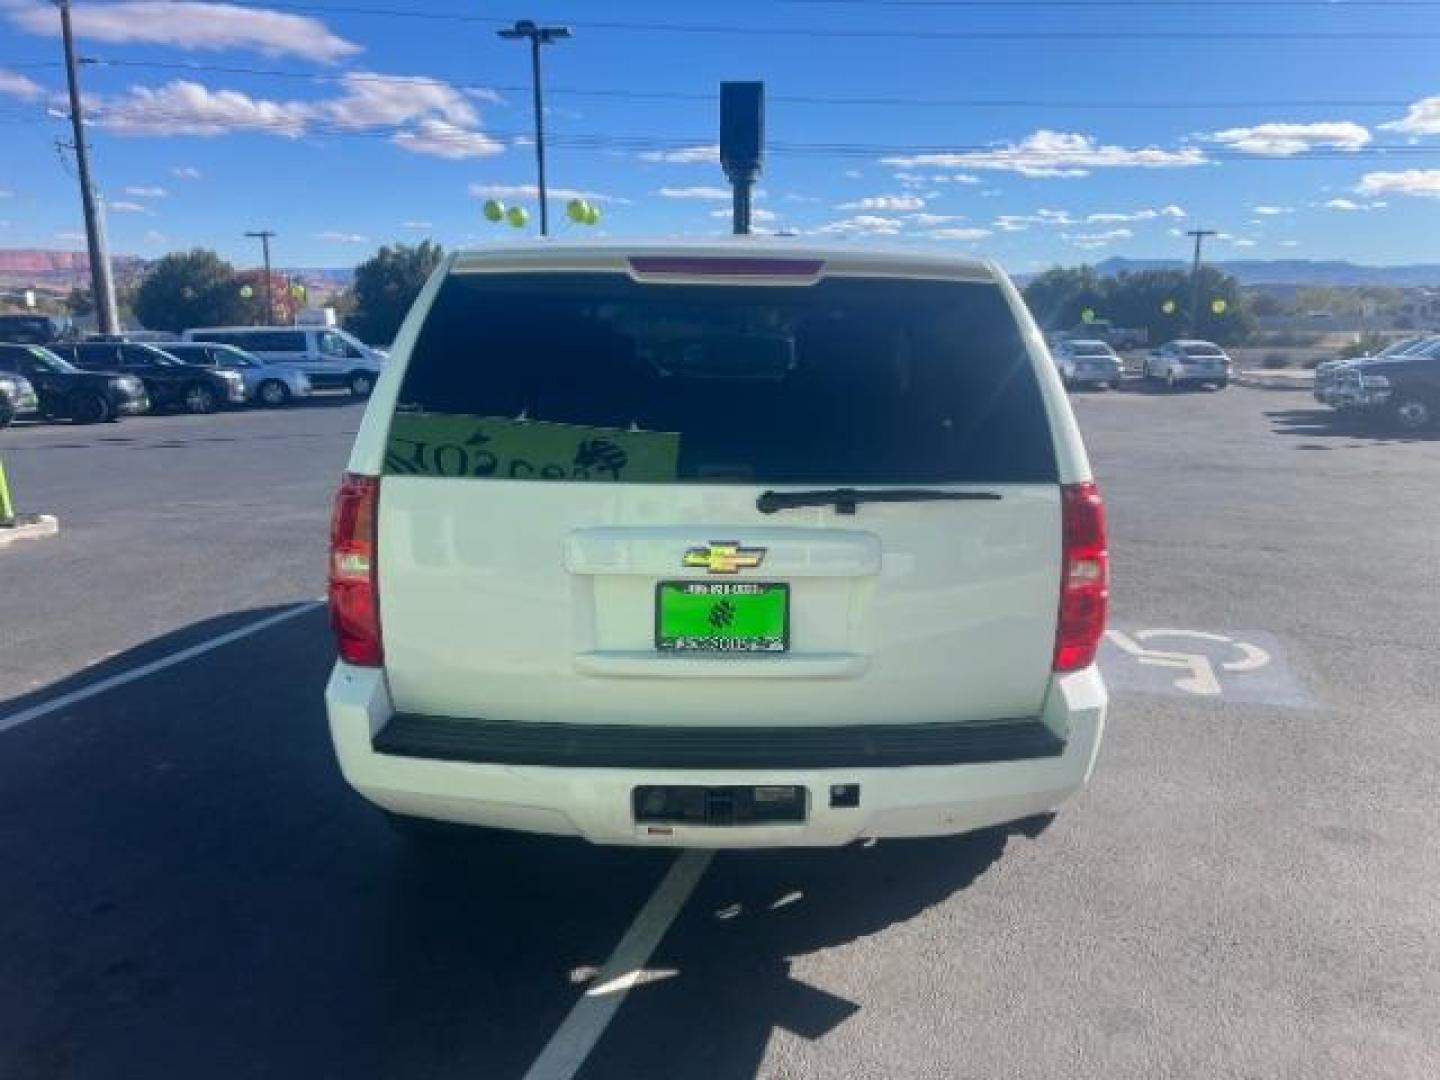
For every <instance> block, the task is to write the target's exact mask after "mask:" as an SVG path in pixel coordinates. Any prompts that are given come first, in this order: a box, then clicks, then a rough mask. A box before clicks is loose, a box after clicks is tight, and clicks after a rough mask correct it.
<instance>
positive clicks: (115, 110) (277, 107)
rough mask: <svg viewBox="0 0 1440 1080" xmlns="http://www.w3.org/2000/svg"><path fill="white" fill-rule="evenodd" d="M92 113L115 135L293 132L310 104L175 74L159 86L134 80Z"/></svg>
mask: <svg viewBox="0 0 1440 1080" xmlns="http://www.w3.org/2000/svg"><path fill="white" fill-rule="evenodd" d="M93 115H94V117H95V123H96V124H97V125H99V126H100V127H103V128H105V129H106V130H108V131H113V132H115V133H116V134H118V135H137V136H147V135H148V136H170V135H199V136H205V137H210V136H215V135H224V134H227V133H228V132H232V131H263V132H267V133H270V134H275V135H283V136H286V137H287V138H298V137H299V136H301V135H303V134H304V133H305V125H306V123H307V122H308V120H309V118H310V115H311V106H310V105H308V104H306V103H303V102H298V101H288V102H284V101H267V100H265V99H262V98H252V97H250V96H249V95H248V94H242V93H240V92H239V91H238V90H219V91H212V90H211V89H209V88H208V87H206V86H202V85H201V84H200V83H196V82H190V81H189V80H186V79H176V80H174V81H172V82H169V83H166V84H165V85H164V86H161V87H158V88H156V87H149V86H133V87H131V88H130V91H129V93H128V94H127V95H125V96H124V97H118V98H112V99H109V100H103V99H102V100H101V101H100V102H99V103H98V104H97V105H96V107H95V109H94V110H93Z"/></svg>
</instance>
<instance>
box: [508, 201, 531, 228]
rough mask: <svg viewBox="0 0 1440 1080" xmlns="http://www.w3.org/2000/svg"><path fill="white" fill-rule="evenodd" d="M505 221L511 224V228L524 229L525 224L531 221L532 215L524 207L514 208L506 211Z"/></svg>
mask: <svg viewBox="0 0 1440 1080" xmlns="http://www.w3.org/2000/svg"><path fill="white" fill-rule="evenodd" d="M505 220H506V221H508V222H509V223H510V225H511V227H513V228H516V229H523V228H524V227H525V223H526V222H527V221H529V220H530V215H529V214H527V213H526V212H525V208H524V207H523V206H512V207H510V209H509V210H506V211H505Z"/></svg>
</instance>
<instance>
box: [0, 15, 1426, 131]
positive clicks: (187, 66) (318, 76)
mask: <svg viewBox="0 0 1440 1080" xmlns="http://www.w3.org/2000/svg"><path fill="white" fill-rule="evenodd" d="M791 2H799V0H791ZM806 2H809V0H806ZM829 2H849V0H829ZM1427 2H1429V0H1427ZM1435 2H1436V3H1437V6H1440V0H1435ZM86 62H87V63H90V64H93V65H94V66H96V67H114V68H140V69H154V70H158V71H183V72H190V73H193V74H216V75H245V76H253V77H258V78H276V79H294V80H299V81H302V82H314V83H346V82H359V83H369V82H375V83H391V84H393V83H415V84H417V85H422V86H446V87H449V88H451V89H455V90H459V91H462V92H471V93H480V92H489V91H493V92H497V93H514V94H519V93H528V92H529V90H530V88H529V87H527V86H520V85H514V86H510V85H500V84H490V85H478V84H467V83H463V82H459V81H457V80H458V79H460V78H463V77H464V76H449V75H384V74H380V73H375V72H339V73H335V74H330V73H326V72H310V71H289V70H283V69H276V68H257V67H249V66H243V65H230V64H200V63H189V62H183V61H163V60H113V59H108V58H104V57H88V58H86ZM4 66H7V67H11V68H15V67H19V66H21V65H17V64H6V65H4ZM25 66H28V67H32V68H41V67H62V66H63V65H62V64H59V63H58V62H56V61H45V62H40V63H33V64H29V65H25ZM546 93H547V94H560V95H564V96H567V97H588V98H608V99H614V100H621V101H630V100H633V101H646V102H651V101H677V102H692V101H693V102H700V103H706V104H709V103H713V102H714V101H715V94H714V92H713V91H700V90H693V91H687V90H628V89H621V88H604V87H598V88H581V87H550V86H547V87H546ZM769 97H770V101H771V102H773V103H778V104H786V105H806V106H834V107H843V108H851V107H879V108H989V109H1117V110H1130V109H1137V110H1157V111H1160V110H1175V109H1179V110H1186V109H1189V110H1205V109H1302V108H1315V109H1382V108H1383V109H1400V108H1405V107H1406V106H1408V105H1410V104H1412V103H1413V99H1411V98H1245V99H1239V98H1232V99H1229V100H1224V99H1217V100H1196V101H1180V100H1165V99H1161V100H1139V99H1134V98H1132V99H1128V100H1123V101H1122V100H1115V99H1110V100H1095V99H1092V100H1086V99H1082V98H1069V99H1067V98H999V97H997V98H970V97H937V98H928V97H906V96H850V95H832V94H771V95H769Z"/></svg>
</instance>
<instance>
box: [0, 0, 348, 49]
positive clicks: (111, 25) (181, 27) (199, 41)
mask: <svg viewBox="0 0 1440 1080" xmlns="http://www.w3.org/2000/svg"><path fill="white" fill-rule="evenodd" d="M4 15H5V17H6V18H7V19H9V21H10V22H11V23H12V24H14V25H15V26H18V27H19V28H20V29H22V30H26V31H28V32H29V33H32V34H44V35H45V36H47V37H48V36H51V35H54V34H56V33H57V32H58V30H59V26H60V22H59V20H58V19H57V18H56V17H55V12H54V11H53V10H52V8H51V5H50V4H48V3H43V2H39V0H34V2H22V3H15V4H12V5H7V6H6V8H5V10H4ZM73 18H74V24H75V35H76V36H77V37H78V38H80V39H81V40H82V41H104V42H109V43H111V44H147V45H171V46H174V47H175V48H179V49H191V50H200V51H208V52H215V51H220V50H224V49H245V50H249V51H252V52H258V53H262V54H263V55H265V56H299V57H303V58H304V59H306V60H314V61H317V62H320V63H327V64H328V63H334V62H335V61H337V60H343V59H344V58H345V57H347V56H354V55H355V54H356V53H358V52H360V51H361V50H360V46H359V45H356V44H355V43H354V42H353V41H347V40H345V39H344V38H342V37H340V36H338V35H336V34H333V33H331V31H330V30H329V28H328V27H326V25H325V24H324V23H323V22H321V21H320V20H319V19H312V18H308V17H307V16H303V15H287V14H285V13H283V12H279V11H269V10H267V9H265V8H262V7H250V6H248V5H247V6H241V5H238V4H224V3H207V2H202V0H190V2H187V3H183V4H177V3H171V2H169V0H118V2H115V3H106V4H80V5H78V6H77V7H76V8H74V16H73Z"/></svg>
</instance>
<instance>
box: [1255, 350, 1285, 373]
mask: <svg viewBox="0 0 1440 1080" xmlns="http://www.w3.org/2000/svg"><path fill="white" fill-rule="evenodd" d="M1290 364H1291V358H1290V354H1289V353H1283V352H1267V353H1266V354H1265V358H1264V359H1263V360H1261V361H1260V366H1261V367H1264V368H1269V369H1271V370H1272V371H1273V370H1275V369H1276V368H1287V367H1289V366H1290Z"/></svg>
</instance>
